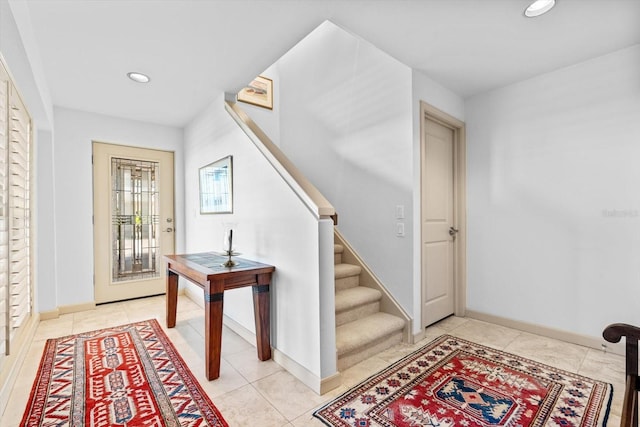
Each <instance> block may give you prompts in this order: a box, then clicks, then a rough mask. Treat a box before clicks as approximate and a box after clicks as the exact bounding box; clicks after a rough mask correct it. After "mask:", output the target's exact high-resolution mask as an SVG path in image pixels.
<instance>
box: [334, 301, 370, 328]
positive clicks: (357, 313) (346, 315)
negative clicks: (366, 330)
mask: <svg viewBox="0 0 640 427" xmlns="http://www.w3.org/2000/svg"><path fill="white" fill-rule="evenodd" d="M378 311H380V302H379V301H376V302H372V303H368V304H363V305H360V306H358V307H354V308H351V309H348V310H345V311H343V312H341V313H336V326H340V325H344V324H345V323H349V322H352V321H354V320H357V319H362V318H363V317H367V316H369V315H371V314H375V313H377V312H378Z"/></svg>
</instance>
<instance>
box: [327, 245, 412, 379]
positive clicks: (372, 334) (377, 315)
mask: <svg viewBox="0 0 640 427" xmlns="http://www.w3.org/2000/svg"><path fill="white" fill-rule="evenodd" d="M343 252H344V247H343V246H342V245H340V244H335V245H334V263H335V290H336V296H335V305H336V352H337V356H338V370H339V371H342V370H344V369H346V368H348V367H350V366H353V365H355V364H356V363H358V362H360V361H362V360H364V359H367V358H369V357H371V356H374V355H376V354H377V353H379V352H381V351H383V350H385V349H387V348H389V347H391V346H392V345H394V344H397V343H399V342H401V341H402V338H403V330H404V329H405V326H406V325H405V320H404V319H402V318H400V317H397V316H394V315H392V314H389V313H384V312H381V311H380V305H381V304H380V302H381V299H382V296H383V295H382V292H380V291H379V290H378V289H374V288H371V287H367V286H361V283H360V276H361V273H362V270H363V269H362V267H361V266H359V265H353V264H347V263H343Z"/></svg>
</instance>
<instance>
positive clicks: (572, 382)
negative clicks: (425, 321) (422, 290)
mask: <svg viewBox="0 0 640 427" xmlns="http://www.w3.org/2000/svg"><path fill="white" fill-rule="evenodd" d="M611 396H612V386H611V385H610V384H607V383H603V382H600V381H595V380H592V379H590V378H586V377H583V376H580V375H577V374H573V373H570V372H566V371H562V370H559V369H556V368H552V367H550V366H546V365H543V364H541V363H538V362H534V361H531V360H527V359H525V358H522V357H519V356H515V355H513V354H509V353H505V352H502V351H499V350H494V349H492V348H488V347H484V346H481V345H479V344H474V343H472V342H469V341H465V340H462V339H460V338H455V337H452V336H449V335H443V336H441V337H440V338H438V339H436V340H434V341H432V342H431V343H429V344H427V345H426V346H424V347H422V348H421V349H420V350H418V351H416V352H414V353H412V354H410V355H408V356H406V357H405V358H403V359H402V360H400V361H398V362H396V363H395V364H393V365H392V366H390V367H388V368H386V369H384V370H383V371H381V372H379V373H378V374H375V375H373V376H371V377H370V378H369V379H367V380H365V381H363V382H362V383H360V384H359V385H357V386H356V387H354V388H352V389H351V390H349V391H347V392H346V393H344V394H343V395H342V396H340V397H338V398H336V399H335V400H333V401H332V402H329V403H328V404H326V405H325V406H323V407H322V408H320V409H318V410H317V411H316V412H315V413H314V416H315V417H317V418H319V419H320V420H321V421H323V422H324V423H325V424H326V425H328V426H357V427H373V426H385V427H390V426H396V427H405V426H406V427H409V426H411V427H417V426H430V427H451V426H463V427H485V426H510V427H527V426H560V427H573V426H581V427H591V426H604V425H606V421H607V417H608V414H609V407H610V404H611Z"/></svg>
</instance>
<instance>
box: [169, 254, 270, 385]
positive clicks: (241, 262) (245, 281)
mask: <svg viewBox="0 0 640 427" xmlns="http://www.w3.org/2000/svg"><path fill="white" fill-rule="evenodd" d="M164 260H165V261H166V263H167V327H168V328H173V327H174V326H176V307H177V302H178V276H182V277H184V278H185V279H188V280H189V281H191V282H193V283H195V284H196V285H198V286H199V287H200V288H202V289H203V290H204V305H205V315H204V326H205V338H204V339H205V360H206V362H205V363H206V368H205V370H206V375H207V379H209V380H214V379H216V378H218V377H219V376H220V348H221V344H222V307H223V304H222V303H223V299H224V298H223V296H224V291H226V290H229V289H236V288H242V287H244V286H252V287H253V310H254V313H255V322H256V341H257V343H256V344H257V347H258V359H260V360H268V359H270V358H271V343H270V337H269V285H270V283H271V274H272V273H273V272H274V271H275V269H276V268H275V267H274V266H272V265H267V264H261V263H258V262H255V261H249V260H246V259H242V258H235V257H234V258H233V260H234V261H236V263H237V265H235V266H233V267H231V268H228V267H224V266H223V265H222V264H223V263H224V262H225V261H226V260H227V257H224V256H220V255H217V254H215V253H213V252H207V253H200V254H188V255H166V256H165V257H164Z"/></svg>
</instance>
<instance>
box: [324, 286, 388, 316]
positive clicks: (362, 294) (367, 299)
mask: <svg viewBox="0 0 640 427" xmlns="http://www.w3.org/2000/svg"><path fill="white" fill-rule="evenodd" d="M381 297H382V292H380V291H379V290H377V289H372V288H367V287H365V286H356V287H355V288H349V289H345V290H343V291H338V292H336V299H335V305H336V313H341V312H343V311H346V310H349V309H351V308H354V307H358V306H361V305H365V304H369V303H372V302H376V301H379V300H380V298H381Z"/></svg>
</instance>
